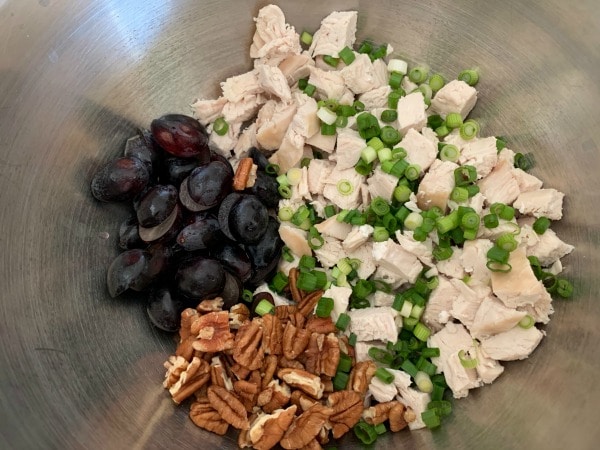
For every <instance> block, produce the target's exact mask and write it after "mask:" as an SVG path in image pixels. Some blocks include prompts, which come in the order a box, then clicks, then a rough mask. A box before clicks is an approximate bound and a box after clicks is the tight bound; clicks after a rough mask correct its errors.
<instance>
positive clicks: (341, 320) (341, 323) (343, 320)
mask: <svg viewBox="0 0 600 450" xmlns="http://www.w3.org/2000/svg"><path fill="white" fill-rule="evenodd" d="M349 324H350V316H349V315H348V314H346V313H341V314H340V315H339V317H338V319H337V320H336V321H335V327H336V328H337V329H338V330H342V331H346V328H348V325H349Z"/></svg>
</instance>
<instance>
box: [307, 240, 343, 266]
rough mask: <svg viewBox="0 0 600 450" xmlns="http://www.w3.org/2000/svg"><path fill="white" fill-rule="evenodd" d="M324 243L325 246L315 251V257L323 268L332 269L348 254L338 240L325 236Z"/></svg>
mask: <svg viewBox="0 0 600 450" xmlns="http://www.w3.org/2000/svg"><path fill="white" fill-rule="evenodd" d="M324 241H325V242H324V243H323V246H322V247H321V248H318V249H316V250H315V255H316V257H317V259H318V260H319V262H320V263H321V265H322V266H323V267H325V268H326V269H330V268H331V267H333V266H335V265H336V264H337V263H338V262H339V260H340V259H342V258H345V257H346V252H345V251H344V249H343V248H342V243H341V242H340V241H338V240H337V239H335V238H328V237H326V236H325V237H324Z"/></svg>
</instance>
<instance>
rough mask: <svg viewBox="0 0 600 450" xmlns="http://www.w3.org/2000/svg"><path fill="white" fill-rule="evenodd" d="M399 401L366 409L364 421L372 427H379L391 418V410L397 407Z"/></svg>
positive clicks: (378, 404) (383, 403)
mask: <svg viewBox="0 0 600 450" xmlns="http://www.w3.org/2000/svg"><path fill="white" fill-rule="evenodd" d="M398 403H400V402H398V401H395V400H394V401H391V402H382V403H377V404H376V405H375V406H371V407H369V408H367V409H365V410H364V411H363V413H362V417H363V419H365V422H367V423H368V424H370V425H379V424H380V423H383V422H385V421H386V420H388V419H389V418H390V410H391V409H392V408H393V407H394V406H396V405H397V404H398Z"/></svg>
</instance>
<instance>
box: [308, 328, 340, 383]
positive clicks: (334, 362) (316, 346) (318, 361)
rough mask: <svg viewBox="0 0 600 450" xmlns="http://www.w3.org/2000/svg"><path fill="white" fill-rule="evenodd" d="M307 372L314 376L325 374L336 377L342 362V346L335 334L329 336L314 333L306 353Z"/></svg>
mask: <svg viewBox="0 0 600 450" xmlns="http://www.w3.org/2000/svg"><path fill="white" fill-rule="evenodd" d="M305 355H306V361H305V364H304V365H305V366H306V370H308V371H309V372H312V373H314V374H323V375H327V376H330V377H334V376H335V374H336V372H337V366H338V364H339V362H340V346H339V343H338V338H337V337H336V336H335V334H333V333H330V334H328V335H327V336H325V335H323V334H320V333H313V334H312V335H311V337H310V341H309V344H308V348H307V349H306V351H305Z"/></svg>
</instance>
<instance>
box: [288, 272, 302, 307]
mask: <svg viewBox="0 0 600 450" xmlns="http://www.w3.org/2000/svg"><path fill="white" fill-rule="evenodd" d="M298 275H300V270H298V268H297V267H293V268H291V269H290V272H289V274H288V285H289V287H290V293H291V294H292V300H294V301H295V302H296V303H298V304H299V303H300V302H301V301H302V291H301V290H300V289H298Z"/></svg>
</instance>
